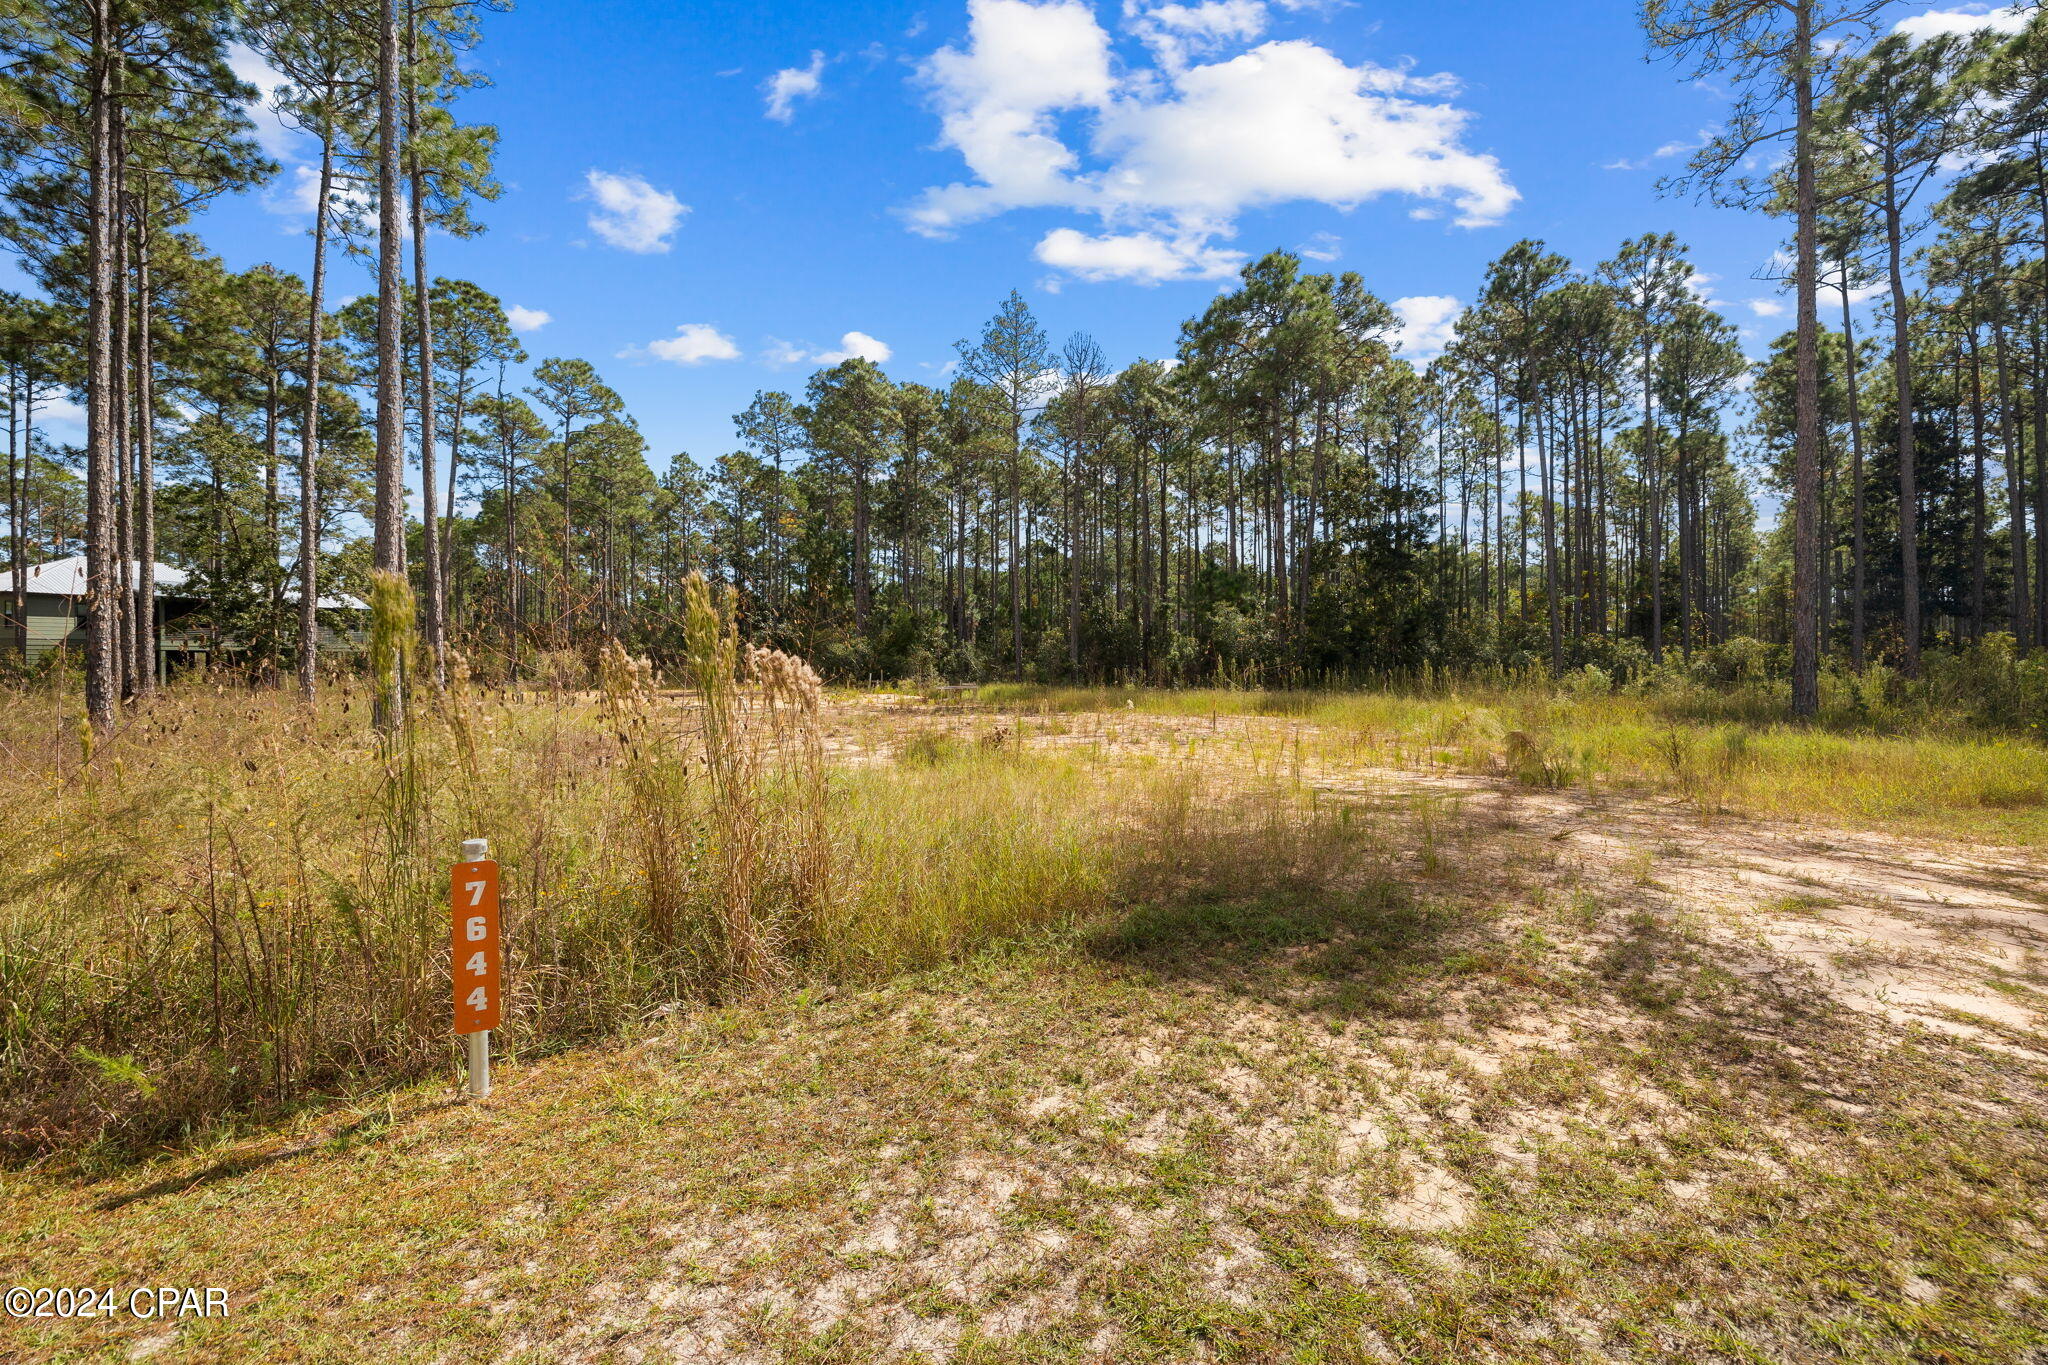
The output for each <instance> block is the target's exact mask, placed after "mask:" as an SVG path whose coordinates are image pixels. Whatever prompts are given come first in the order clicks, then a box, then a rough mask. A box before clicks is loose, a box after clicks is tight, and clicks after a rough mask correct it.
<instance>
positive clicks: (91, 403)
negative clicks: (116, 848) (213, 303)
mask: <svg viewBox="0 0 2048 1365" xmlns="http://www.w3.org/2000/svg"><path fill="white" fill-rule="evenodd" d="M89 6H90V13H91V23H92V51H91V56H90V66H89V70H88V82H89V90H88V92H87V102H88V111H87V112H88V119H89V124H90V133H89V142H90V146H89V148H88V151H87V156H88V163H89V172H88V174H89V186H90V188H89V193H90V205H89V208H88V213H87V222H86V275H87V280H86V328H85V333H86V335H85V351H86V364H85V392H86V449H85V486H86V487H85V562H86V563H85V575H86V578H85V582H86V597H85V610H86V631H85V713H86V717H87V719H88V720H89V721H90V723H91V724H92V726H93V728H94V729H96V730H104V729H105V728H106V727H107V726H108V725H110V724H112V723H113V720H114V708H115V706H116V705H117V704H118V702H119V698H120V686H121V677H120V672H121V668H120V660H119V658H118V657H117V656H116V653H115V650H116V648H117V647H118V642H119V640H120V625H119V622H118V621H117V620H116V619H115V612H116V609H117V601H118V598H117V583H118V578H117V573H118V568H117V566H116V564H115V562H114V557H115V553H116V546H115V543H114V533H115V526H114V483H115V478H116V471H115V469H114V462H115V460H116V459H117V458H118V450H117V447H116V445H115V424H114V409H115V406H116V405H117V404H118V403H119V401H120V395H119V393H118V392H117V391H116V389H115V387H114V356H113V331H114V329H113V314H114V236H115V233H116V230H117V225H116V222H115V212H114V167H113V133H114V121H115V109H114V52H113V39H114V34H113V14H112V9H113V6H112V3H111V0H89Z"/></svg>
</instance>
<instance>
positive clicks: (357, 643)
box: [0, 593, 363, 662]
mask: <svg viewBox="0 0 2048 1365" xmlns="http://www.w3.org/2000/svg"><path fill="white" fill-rule="evenodd" d="M193 605H194V604H192V603H190V602H178V603H176V604H172V603H169V602H167V601H165V600H162V599H160V600H159V601H158V604H157V611H158V618H157V620H158V635H157V652H158V653H159V654H208V653H211V652H212V651H213V650H214V649H216V648H218V649H220V650H221V652H222V653H236V652H239V651H240V649H241V648H242V646H241V645H240V644H238V643H237V642H236V641H233V640H222V641H219V642H218V643H217V644H216V642H215V640H214V638H213V636H212V633H211V632H208V631H203V630H198V629H193V630H189V631H188V630H186V629H184V623H183V622H182V621H180V620H178V619H176V616H182V615H183V614H184V613H185V612H186V611H189V610H190V609H191V607H192V606H193ZM166 607H170V609H171V611H172V612H173V613H175V615H174V617H173V619H171V620H169V621H165V620H164V615H165V611H166ZM0 610H4V605H0ZM362 642H363V633H362V632H361V631H359V630H336V629H334V628H333V627H332V626H327V625H323V626H321V627H320V648H321V649H322V650H324V651H330V652H346V651H349V650H355V649H360V648H361V647H362ZM0 645H4V647H5V648H6V649H8V650H10V651H15V650H19V649H20V648H21V633H20V631H18V630H17V629H15V628H14V626H13V625H12V623H11V622H10V623H9V624H8V625H7V626H6V627H5V628H4V629H0ZM59 648H62V649H67V650H69V651H71V652H72V653H73V654H82V653H83V652H84V650H85V609H84V607H83V605H82V604H79V603H75V602H73V601H72V600H71V599H69V598H64V597H54V596H50V595H47V594H44V593H30V594H29V595H28V657H29V660H30V661H31V662H33V661H35V660H37V659H40V658H42V657H43V656H44V655H46V654H48V653H50V652H51V651H52V650H56V649H59Z"/></svg>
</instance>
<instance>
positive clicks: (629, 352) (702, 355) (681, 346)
mask: <svg viewBox="0 0 2048 1365" xmlns="http://www.w3.org/2000/svg"><path fill="white" fill-rule="evenodd" d="M619 356H620V358H622V359H627V360H637V359H642V358H645V357H650V356H651V357H652V358H654V359H655V360H667V361H670V362H673V363H674V364H677V365H702V364H703V363H704V362H706V361H708V360H738V359H739V358H740V348H739V345H738V343H736V342H735V341H734V340H733V339H732V338H731V337H729V336H727V335H726V334H725V333H723V332H721V331H719V330H718V329H717V328H716V327H714V326H712V325H711V324H710V323H708V322H686V323H684V324H683V325H682V326H680V327H678V328H676V334H675V335H674V336H672V337H660V338H658V339H656V340H654V341H650V342H648V343H647V344H646V345H645V346H628V347H627V348H626V349H625V350H623V351H620V352H619Z"/></svg>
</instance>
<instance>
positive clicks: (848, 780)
mask: <svg viewBox="0 0 2048 1365" xmlns="http://www.w3.org/2000/svg"><path fill="white" fill-rule="evenodd" d="M691 644H692V653H691V661H690V663H691V671H690V677H689V679H688V681H689V682H690V683H691V684H692V687H691V690H690V691H689V692H688V693H687V694H684V695H678V694H676V693H674V692H668V691H662V690H658V689H657V688H656V686H655V680H654V678H653V676H652V674H651V672H650V670H648V669H647V667H646V666H645V665H644V664H639V663H636V662H635V661H632V660H630V659H627V658H626V657H625V656H624V655H623V654H622V653H619V652H617V651H616V650H613V651H612V652H611V653H610V654H609V655H608V657H607V659H606V661H605V665H604V671H603V672H604V676H603V689H602V691H601V693H600V694H599V695H598V696H597V697H596V698H595V699H587V698H586V699H579V698H576V697H574V696H571V695H568V694H564V693H560V692H557V693H553V694H549V695H545V696H543V697H541V698H539V699H537V700H535V699H525V700H520V699H513V698H510V697H507V696H503V695H493V694H491V693H489V692H488V691H485V690H482V689H477V688H474V687H471V686H469V685H467V684H466V683H465V682H464V681H462V680H461V679H460V678H459V677H458V678H457V679H456V680H455V681H454V682H453V683H452V684H451V686H450V687H449V688H448V689H447V690H446V691H445V692H440V693H433V692H427V691H425V690H421V691H419V692H418V693H417V695H415V696H413V697H412V699H411V704H410V706H409V708H408V710H407V719H406V722H405V724H404V725H403V726H402V727H401V728H400V729H399V730H398V731H397V732H396V733H394V734H393V735H390V736H388V737H386V738H385V739H383V740H381V741H380V740H379V739H378V738H377V736H376V735H375V733H374V732H373V731H372V729H371V727H370V724H369V711H370V706H369V704H368V703H369V698H368V697H366V696H365V695H363V694H362V692H360V691H359V690H358V689H357V688H355V687H351V686H343V687H340V688H338V689H335V690H334V691H331V692H328V693H325V694H323V695H322V696H321V698H320V699H319V701H318V704H317V705H316V706H314V707H313V708H311V709H307V708H305V707H303V706H302V705H301V704H299V703H298V702H297V700H296V699H294V698H290V697H287V696H284V695H281V694H277V693H268V692H261V693H252V692H247V691H242V690H239V689H233V690H231V689H227V688H222V687H216V686H213V685H211V684H207V683H204V682H200V681H196V680H195V681H191V682H187V683H184V684H181V685H177V686H174V687H172V688H171V689H169V691H168V692H167V693H166V694H165V695H163V696H162V697H161V698H160V699H159V700H158V701H156V702H155V703H153V704H152V705H151V706H150V707H149V708H148V709H147V710H145V711H141V712H138V713H137V714H135V715H134V716H133V717H132V718H131V719H130V720H129V721H128V722H127V723H126V724H125V726H124V727H123V728H122V729H120V730H118V731H116V732H114V733H111V734H109V735H108V736H106V737H104V738H103V739H102V740H100V741H99V742H98V743H97V744H87V743H84V742H82V741H83V736H82V733H81V732H80V731H79V730H78V729H77V728H76V727H74V726H69V725H65V726H58V727H53V726H52V724H51V720H50V711H49V708H48V705H47V702H48V698H47V697H44V696H41V695H37V694H26V693H16V694H11V695H8V696H6V697H5V698H4V699H0V752H5V754H6V756H7V759H8V761H7V762H6V764H5V765H4V770H0V771H4V775H0V801H4V802H5V803H6V808H7V809H8V810H9V811H10V812H12V813H13V818H11V819H9V820H8V821H6V822H5V823H4V825H0V1001H4V1010H5V1014H4V1018H0V1140H4V1143H5V1145H6V1147H7V1148H8V1149H10V1150H12V1151H13V1152H15V1153H16V1154H18V1155H21V1154H34V1153H39V1152H50V1151H55V1150H68V1151H71V1152H73V1153H77V1152H79V1151H81V1150H87V1151H90V1150H97V1151H99V1152H101V1153H102V1154H104V1155H106V1156H108V1157H114V1156H118V1155H119V1154H120V1153H122V1152H125V1151H131V1150H135V1149H137V1148H139V1147H142V1146H147V1145H149V1144H152V1143H164V1142H180V1141H190V1140H193V1139H195V1138H200V1137H204V1136H206V1135H207V1134H209V1133H211V1132H215V1131H218V1130H219V1129H221V1128H222V1126H223V1125H227V1126H232V1125H233V1124H234V1123H236V1122H239V1121H242V1120H243V1119H246V1118H248V1117H251V1116H254V1117H262V1116H268V1115H276V1114H279V1113H281V1112H284V1111H288V1110H290V1109H292V1108H294V1107H296V1106H300V1105H304V1104H307V1103H320V1102H324V1101H325V1100H326V1099H328V1098H330V1097H333V1096H336V1095H351V1094H359V1093H362V1092H365V1091H370V1090H375V1089H378V1088H381V1087H385V1086H388V1085H392V1084H398V1083H403V1082H407V1081H411V1080H417V1079H419V1078H421V1077H423V1076H426V1075H430V1074H432V1073H433V1072H435V1071H436V1070H439V1069H447V1068H452V1066H453V1065H454V1062H455V1056H456V1053H455V1047H454V1040H453V1039H452V1038H451V1037H450V1035H449V1001H448V996H449V987H448V974H447V973H448V948H447V929H446V925H447V918H446V917H447V914H448V909H447V894H448V892H447V881H446V877H447V868H448V865H449V864H450V863H452V862H454V861H456V859H457V857H458V849H459V845H460V842H461V841H462V840H464V839H466V838H474V837H484V838H488V839H489V840H490V843H491V849H492V854H493V856H494V857H495V858H497V860H498V861H499V863H500V865H501V870H502V878H503V887H504V891H503V897H504V923H505V932H506V942H507V955H506V964H507V965H506V972H507V985H506V1000H507V1012H506V1024H505V1027H504V1029H503V1030H502V1031H501V1032H500V1035H499V1038H500V1042H499V1046H500V1048H501V1049H502V1050H504V1051H507V1052H509V1053H511V1054H514V1055H518V1054H526V1055H533V1054H536V1053H540V1052H546V1051H551V1050H555V1049H559V1048H562V1047H566V1046H570V1045H573V1044H576V1043H579V1042H583V1041H586V1040H590V1039H594V1038H598V1037H601V1036H604V1035H606V1034H609V1033H613V1032H616V1031H618V1030H620V1029H622V1028H631V1027H633V1026H635V1025H637V1024H639V1023H641V1022H643V1021H648V1020H651V1019H654V1018H657V1017H659V1016H661V1015H664V1014H666V1013H668V1012H670V1011H672V1010H675V1009H678V1008H690V1007H694V1006H697V1005H701V1004H716V1003H723V1002H727V1001H733V1000H739V999H744V998H748V997H759V996H763V995H766V994H769V993H772V992H775V991H778V990H781V989H784V988H787V987H793V986H797V985H802V984H805V983H809V982H827V981H858V980H869V979H876V978H880V977H884V976H887V975H889V974H892V973H896V972H900V971H903V970H907V969H914V968H919V967H923V966H927V965H932V964H936V963H940V962H943V961H946V960H949V959H952V958H955V957H958V956H960V955H962V954H965V953H968V952H971V951H973V950H974V949H976V948H977V947H978V946H980V945H984V944H987V943H989V942H991V941H994V940H999V939H1003V938H1017V937H1029V936H1031V935H1033V934H1037V933H1040V932H1043V931H1047V930H1050V929H1052V928H1053V927H1055V926H1059V925H1062V924H1066V923H1070V922H1073V921H1075V920H1077V919H1079V918H1081V917H1085V916H1089V915H1095V914H1099V913H1101V912H1104V911H1106V910H1109V909H1111V908H1113V907H1115V906H1117V905H1120V904H1122V903H1124V902H1125V901H1126V900H1128V899H1130V898H1131V897H1134V896H1158V895H1164V894H1169V890H1170V884H1171V883H1172V882H1173V880H1174V878H1175V877H1182V876H1192V877H1193V879H1194V882H1195V883H1197V884H1200V885H1204V886H1217V885H1235V884H1237V883H1238V882H1239V881H1241V880H1242V879H1244V878H1246V877H1253V878H1260V879H1268V880H1274V881H1282V882H1284V881H1285V879H1286V878H1287V877H1288V876H1290V875H1293V874H1292V873H1290V872H1289V871H1288V869H1289V868H1291V867H1294V866H1295V865H1296V864H1300V863H1302V862H1303V861H1304V860H1308V859H1310V858H1311V856H1312V853H1313V847H1312V846H1313V845H1314V844H1315V843H1316V840H1315V839H1309V840H1308V842H1307V843H1304V842H1303V841H1304V839H1305V838H1307V836H1305V835H1304V834H1303V833H1302V831H1303V830H1305V829H1309V828H1311V827H1315V828H1320V827H1321V826H1324V825H1327V826H1330V827H1331V828H1332V829H1335V828H1336V827H1337V825H1338V824H1339V822H1338V821H1337V819H1336V817H1335V816H1333V815H1331V814H1329V813H1328V812H1325V813H1323V814H1321V815H1317V814H1314V813H1312V812H1310V811H1309V810H1308V809H1307V808H1306V807H1297V806H1296V805H1294V804H1293V803H1292V801H1291V799H1290V798H1288V797H1286V796H1285V795H1284V794H1279V793H1271V794H1261V795H1246V794H1240V795H1239V796H1238V797H1234V798H1232V801H1233V803H1234V804H1233V805H1232V806H1231V808H1230V809H1229V810H1227V811H1225V810H1223V809H1222V808H1221V807H1220V806H1219V805H1218V804H1217V803H1216V802H1214V801H1210V800H1207V799H1206V798H1203V797H1201V796H1200V794H1199V793H1198V792H1197V790H1196V788H1195V783H1194V782H1193V780H1192V778H1191V777H1190V776H1189V775H1188V774H1187V773H1186V772H1185V771H1184V770H1181V769H1178V768H1173V767H1170V766H1167V765H1159V766H1156V767H1148V766H1146V765H1143V764H1139V765H1136V766H1135V767H1128V768H1120V769H1118V770H1116V771H1115V772H1110V771H1107V770H1105V769H1103V768H1102V767H1101V766H1099V765H1091V764H1089V763H1086V762H1084V761H1082V760H1081V759H1079V758H1062V757H1054V756H1047V755H1043V754H1038V753H1032V752H1019V751H1018V750H1017V749H1015V748H1014V747H1010V746H1005V745H1001V744H954V743H937V742H934V743H930V744H926V745H924V746H922V747H917V746H913V747H912V749H911V750H910V751H909V752H906V753H903V754H901V755H899V756H898V757H897V759H896V761H894V762H888V763H876V764H860V763H841V762H837V761H834V760H831V759H829V758H828V756H827V755H826V752H825V746H824V740H823V734H822V727H821V723H820V713H819V705H820V701H821V696H822V694H821V689H820V688H819V686H818V683H817V679H816V678H815V676H814V675H812V674H811V673H810V672H809V670H808V669H807V668H805V667H804V666H803V665H802V664H801V662H800V661H797V660H795V659H793V658H790V657H789V656H785V655H779V654H775V653H774V652H772V651H759V650H745V649H743V647H741V646H739V645H738V644H737V642H736V641H735V639H734V637H733V635H732V633H731V631H730V630H729V628H728V627H727V626H726V625H725V624H724V623H723V622H722V621H721V620H720V618H719V617H718V614H717V612H716V611H715V609H714V608H713V607H712V606H711V604H710V602H709V599H708V597H700V599H699V601H698V603H697V610H696V611H695V612H694V613H693V630H692V637H691ZM457 672H458V674H459V672H460V670H459V668H458V670H457ZM1318 837H1320V836H1318ZM1333 837H1339V836H1333ZM1202 850H1206V852H1203V851H1202ZM1163 868H1166V869H1179V871H1175V872H1172V873H1166V872H1162V871H1161V869H1163ZM1190 869H1192V871H1190ZM1202 869H1207V871H1203V870H1202Z"/></svg>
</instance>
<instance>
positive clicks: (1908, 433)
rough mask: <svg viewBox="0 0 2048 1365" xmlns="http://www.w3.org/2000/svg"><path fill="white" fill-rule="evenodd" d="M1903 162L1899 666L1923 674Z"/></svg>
mask: <svg viewBox="0 0 2048 1365" xmlns="http://www.w3.org/2000/svg"><path fill="white" fill-rule="evenodd" d="M1897 174H1898V166H1897V164H1896V162H1895V161H1894V159H1893V154H1892V152H1891V151H1890V149H1889V148H1887V150H1886V153H1885V197H1884V240H1885V257H1886V269H1887V271H1888V273H1889V276H1890V283H1891V294H1892V382H1893V385H1894V386H1895V387H1896V389H1897V391H1898V392H1897V397H1898V406H1899V413H1898V416H1899V427H1898V451H1899V628H1900V632H1901V634H1902V635H1903V636H1904V637H1905V638H1904V640H1903V642H1902V644H1903V648H1902V651H1901V653H1900V655H1899V670H1900V671H1901V672H1902V673H1904V674H1905V675H1906V676H1907V677H1909V678H1917V677H1918V676H1920V494H1919V491H1918V488H1917V486H1916V484H1917V479H1916V475H1917V472H1918V471H1917V470H1916V469H1915V468H1914V465H1915V462H1916V459H1917V457H1916V456H1915V454H1914V451H1913V337H1912V315H1911V312H1910V310H1909V306H1908V302H1907V298H1906V271H1905V244H1904V233H1903V229H1902V226H1901V223H1900V210H1899V201H1898V193H1897V187H1896V184H1895V179H1896V176H1897Z"/></svg>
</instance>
